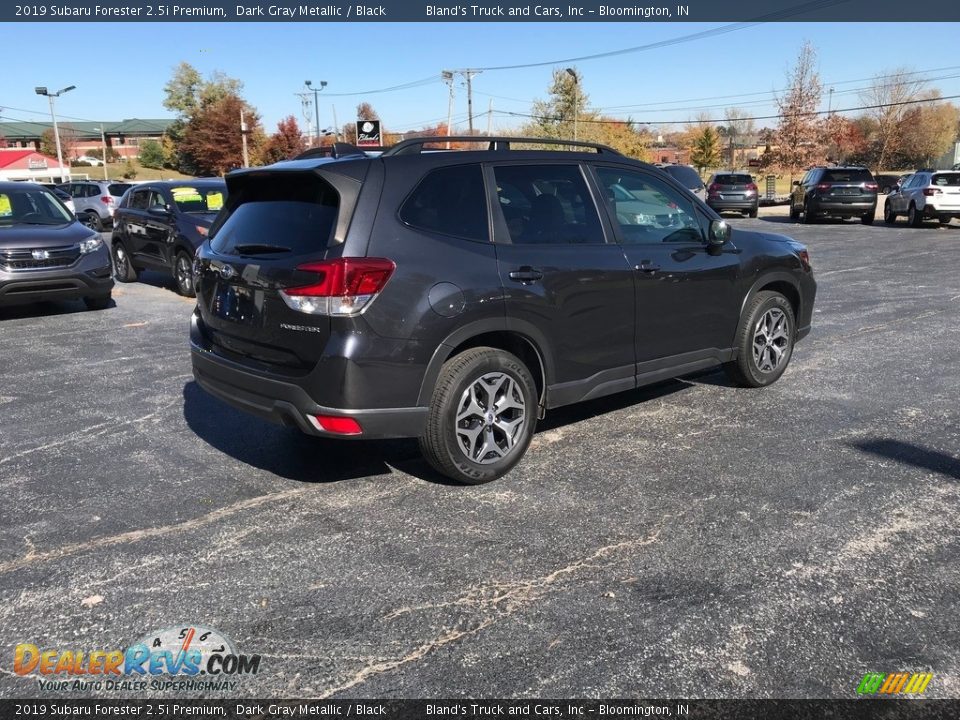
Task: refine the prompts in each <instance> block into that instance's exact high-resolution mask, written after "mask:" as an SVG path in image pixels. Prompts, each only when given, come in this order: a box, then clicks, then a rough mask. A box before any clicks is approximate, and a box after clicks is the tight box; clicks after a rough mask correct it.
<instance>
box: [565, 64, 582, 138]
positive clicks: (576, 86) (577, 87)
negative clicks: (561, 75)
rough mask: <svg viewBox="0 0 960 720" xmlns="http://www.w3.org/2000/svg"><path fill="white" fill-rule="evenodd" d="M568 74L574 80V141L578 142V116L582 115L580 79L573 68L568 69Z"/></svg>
mask: <svg viewBox="0 0 960 720" xmlns="http://www.w3.org/2000/svg"><path fill="white" fill-rule="evenodd" d="M567 74H568V75H570V77H572V78H573V140H574V142H576V141H577V119H578V118H577V116H578V115H579V114H580V108H579V105H580V78H578V77H577V72H576V70H574V69H573V68H567Z"/></svg>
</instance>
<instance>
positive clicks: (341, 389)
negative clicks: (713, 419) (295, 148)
mask: <svg viewBox="0 0 960 720" xmlns="http://www.w3.org/2000/svg"><path fill="white" fill-rule="evenodd" d="M446 140H447V138H440V139H434V140H433V141H431V140H429V139H423V138H418V139H416V140H408V141H404V142H402V143H400V144H399V145H396V146H394V147H393V148H391V149H389V150H387V151H385V152H384V153H383V154H382V155H380V156H378V157H367V156H365V155H363V154H362V153H360V152H359V151H357V150H355V149H350V148H348V147H343V146H338V148H337V151H335V153H334V155H335V157H333V158H325V159H310V160H300V161H288V162H282V163H278V164H276V165H272V166H268V167H265V168H257V169H250V170H242V171H237V172H234V173H231V174H230V175H228V176H227V186H228V188H229V200H228V201H227V204H226V206H225V208H224V211H223V212H221V214H220V215H219V216H218V218H217V221H216V222H215V223H214V225H213V227H212V228H211V230H210V235H209V237H208V239H207V240H206V241H205V242H204V243H203V244H202V245H201V246H200V248H199V250H198V252H197V256H196V259H195V262H194V283H195V288H196V293H197V307H196V310H195V312H194V314H193V318H192V324H191V344H192V357H193V368H194V376H195V378H196V380H197V382H198V383H199V385H200V386H201V387H203V388H204V389H206V390H207V391H208V392H210V393H211V394H213V395H215V396H216V397H219V398H221V399H223V400H225V401H226V402H228V403H230V404H231V405H233V406H235V407H237V408H240V409H242V410H246V411H248V412H251V413H254V414H256V415H259V416H261V417H265V418H268V419H271V420H273V421H276V422H279V423H283V424H286V425H290V426H295V427H298V428H300V429H301V430H302V431H303V432H306V433H309V434H311V435H317V436H323V437H343V438H387V437H417V438H419V442H420V447H421V450H422V451H423V454H424V456H425V457H426V459H427V460H428V461H429V462H430V464H431V465H433V467H434V468H436V469H437V470H438V471H439V472H441V473H443V474H445V475H447V476H449V477H451V478H454V479H456V480H459V481H461V482H466V483H482V482H487V481H490V480H493V479H495V478H498V477H500V476H502V475H503V474H504V473H506V472H507V471H509V470H510V469H511V468H512V467H513V466H514V465H515V464H516V463H517V462H518V461H519V460H520V458H521V457H522V456H523V454H524V452H525V451H526V449H527V446H528V444H529V443H530V440H531V438H532V436H533V433H534V430H535V427H536V424H537V420H538V418H541V417H543V414H544V413H545V412H546V411H548V410H550V409H552V408H556V407H560V406H562V405H569V404H571V403H576V402H579V401H582V400H589V399H592V398H597V397H600V396H603V395H608V394H611V393H615V392H620V391H624V390H630V389H633V388H637V387H639V386H641V385H646V384H649V383H652V382H656V381H659V380H664V379H668V378H671V377H675V376H679V375H684V374H688V373H691V372H695V371H698V370H701V369H705V368H709V367H711V366H716V365H723V367H724V368H725V369H726V370H727V372H728V374H729V375H730V377H731V378H732V379H733V380H734V381H735V382H736V383H737V384H740V385H744V386H750V387H759V386H763V385H769V384H770V383H772V382H774V381H775V380H777V378H779V377H780V375H781V374H782V373H783V372H784V370H785V369H786V367H787V364H788V363H789V361H790V357H791V354H792V352H793V346H794V342H795V341H796V340H798V339H800V338H802V337H804V336H805V335H806V334H807V333H808V332H809V330H810V320H811V316H812V312H813V302H814V295H815V292H816V284H815V282H814V279H813V274H812V271H811V268H810V263H809V256H808V254H807V250H806V248H805V247H804V246H803V245H801V244H799V243H797V242H794V241H793V240H791V239H790V238H787V237H784V236H780V235H771V234H767V233H758V232H746V231H743V230H734V229H731V228H730V227H729V226H728V225H727V224H726V223H725V222H723V221H722V220H720V219H719V217H718V216H717V215H716V214H715V213H714V212H713V211H712V210H710V209H709V208H708V207H707V206H706V205H705V204H704V203H703V202H701V201H700V200H698V199H697V198H695V197H694V196H693V195H692V194H690V193H689V192H688V191H687V190H686V189H685V188H683V187H682V186H681V185H680V184H679V183H678V182H676V181H675V180H673V179H672V178H670V177H668V176H667V175H665V174H664V173H662V172H660V171H659V170H657V169H656V168H654V167H652V166H650V165H647V164H645V163H641V162H637V161H634V160H631V159H628V158H626V157H624V156H622V155H620V154H618V153H617V152H615V151H613V150H611V149H610V148H607V147H604V146H593V145H584V144H578V147H580V148H581V150H582V151H579V152H571V151H570V148H568V147H566V146H564V147H562V149H563V151H562V152H560V151H555V150H550V151H544V150H522V149H518V145H520V141H519V140H517V139H513V138H485V139H484V148H483V149H480V150H476V151H456V152H429V151H424V147H425V146H426V147H428V148H429V146H430V144H431V142H432V143H437V142H446ZM474 141H475V140H474ZM526 142H527V143H530V142H535V143H538V144H541V145H540V146H541V147H542V143H544V142H547V141H542V140H535V141H531V140H526ZM550 142H553V143H555V144H561V145H562V143H561V142H560V141H550ZM571 144H572V143H571Z"/></svg>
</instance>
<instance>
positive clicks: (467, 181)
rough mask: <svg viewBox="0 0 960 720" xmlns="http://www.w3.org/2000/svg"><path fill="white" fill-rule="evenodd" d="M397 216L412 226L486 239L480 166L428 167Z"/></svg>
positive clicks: (484, 205) (485, 212)
mask: <svg viewBox="0 0 960 720" xmlns="http://www.w3.org/2000/svg"><path fill="white" fill-rule="evenodd" d="M400 219H401V220H402V221H403V222H405V223H406V224H407V225H410V226H411V227H415V228H421V229H423V230H429V231H431V232H437V233H441V234H443V235H453V236H454V237H462V238H466V239H468V240H481V241H484V242H486V241H488V240H489V239H490V232H489V230H488V228H487V203H486V193H485V191H484V188H483V172H482V171H481V169H480V166H479V165H458V166H456V167H446V168H438V169H436V170H431V171H430V172H429V173H427V174H426V175H425V176H424V178H423V179H422V180H421V181H420V184H419V185H417V187H416V188H415V189H414V191H413V192H412V193H411V194H410V197H408V198H407V201H406V202H405V203H403V207H401V208H400Z"/></svg>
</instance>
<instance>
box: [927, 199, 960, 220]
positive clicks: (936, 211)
mask: <svg viewBox="0 0 960 720" xmlns="http://www.w3.org/2000/svg"><path fill="white" fill-rule="evenodd" d="M923 216H924V217H930V218H938V217H944V216H947V217H960V207H956V206H953V207H937V206H936V205H933V204H931V203H929V202H928V203H927V204H926V205H924V207H923Z"/></svg>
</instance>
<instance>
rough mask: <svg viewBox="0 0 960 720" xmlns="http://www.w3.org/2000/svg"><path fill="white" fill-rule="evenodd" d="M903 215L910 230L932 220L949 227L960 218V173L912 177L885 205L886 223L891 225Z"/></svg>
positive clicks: (924, 173)
mask: <svg viewBox="0 0 960 720" xmlns="http://www.w3.org/2000/svg"><path fill="white" fill-rule="evenodd" d="M901 215H906V217H907V224H908V225H909V226H910V227H920V226H921V225H922V224H923V221H924V220H933V219H936V220H939V221H940V224H941V225H946V224H947V223H949V222H950V220H951V219H953V218H960V171H956V170H939V171H938V170H918V171H917V172H915V173H914V174H913V175H911V176H909V177H908V178H907V179H906V180H904V182H903V185H901V186H900V188H899V189H898V190H897V191H896V192H894V193H891V194H890V195H888V196H887V200H886V202H885V203H884V204H883V220H884V222H886V223H887V224H888V225H892V224H893V223H895V222H896V221H897V218H898V217H899V216H901Z"/></svg>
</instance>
